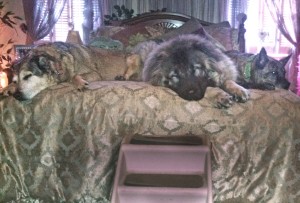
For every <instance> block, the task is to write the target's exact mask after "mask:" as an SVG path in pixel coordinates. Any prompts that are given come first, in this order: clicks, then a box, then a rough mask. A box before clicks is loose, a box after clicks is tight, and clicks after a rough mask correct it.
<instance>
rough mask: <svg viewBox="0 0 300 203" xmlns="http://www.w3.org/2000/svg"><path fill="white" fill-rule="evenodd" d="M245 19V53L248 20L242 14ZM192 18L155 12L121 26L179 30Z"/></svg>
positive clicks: (240, 39)
mask: <svg viewBox="0 0 300 203" xmlns="http://www.w3.org/2000/svg"><path fill="white" fill-rule="evenodd" d="M242 16H243V17H240V21H239V27H238V44H239V50H240V51H241V52H245V36H244V35H245V32H246V30H245V28H244V22H245V21H246V19H247V16H246V15H245V14H242ZM191 18H192V17H191V16H188V15H185V14H180V13H171V12H153V13H144V14H140V15H138V16H136V17H133V18H131V19H127V20H123V21H121V23H120V25H121V26H129V25H144V26H145V25H147V26H161V27H165V28H177V27H180V26H182V25H183V24H184V23H185V22H187V21H189V20H190V19H191ZM198 21H199V22H200V23H201V25H203V26H209V25H213V24H215V23H211V22H206V21H203V20H199V19H198Z"/></svg>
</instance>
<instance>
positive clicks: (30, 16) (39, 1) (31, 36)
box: [23, 0, 66, 44]
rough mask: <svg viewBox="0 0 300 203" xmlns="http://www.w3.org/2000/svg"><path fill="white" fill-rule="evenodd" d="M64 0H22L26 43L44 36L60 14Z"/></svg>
mask: <svg viewBox="0 0 300 203" xmlns="http://www.w3.org/2000/svg"><path fill="white" fill-rule="evenodd" d="M65 2H66V0H23V6H24V13H25V20H26V23H27V26H28V34H27V40H26V43H27V44H32V43H33V42H35V41H37V40H39V39H42V38H43V37H45V36H46V35H47V34H49V32H50V31H51V29H52V28H53V26H54V25H55V23H56V21H57V20H58V18H59V17H60V15H61V12H62V10H63V8H64V5H65Z"/></svg>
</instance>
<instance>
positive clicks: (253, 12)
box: [227, 0, 292, 58]
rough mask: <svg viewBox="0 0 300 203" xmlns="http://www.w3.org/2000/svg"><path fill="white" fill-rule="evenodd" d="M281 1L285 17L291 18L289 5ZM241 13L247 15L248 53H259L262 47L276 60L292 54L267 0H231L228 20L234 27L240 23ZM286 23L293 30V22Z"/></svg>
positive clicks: (290, 46) (246, 35) (246, 36)
mask: <svg viewBox="0 0 300 203" xmlns="http://www.w3.org/2000/svg"><path fill="white" fill-rule="evenodd" d="M279 1H280V3H281V6H282V8H283V9H284V12H285V13H284V15H285V17H289V16H288V15H290V13H289V4H287V3H285V4H284V0H279ZM241 12H244V13H246V14H247V20H246V22H245V28H246V33H245V38H246V52H250V53H257V52H259V50H260V49H261V47H265V48H266V50H267V52H268V55H270V56H273V57H275V58H282V57H284V56H286V55H287V54H288V53H289V52H290V49H291V48H292V45H291V44H290V42H289V41H288V40H287V39H286V38H285V37H284V36H283V35H282V34H281V32H280V30H279V29H278V27H277V25H276V23H275V22H274V20H273V18H272V16H271V14H270V11H269V9H268V7H267V5H266V3H265V0H244V1H241V0H229V2H228V15H227V19H228V20H229V21H230V22H231V24H232V25H233V26H234V27H237V23H238V22H237V20H236V16H237V14H238V13H241ZM287 19H288V18H287ZM286 23H287V27H288V28H290V30H292V29H291V28H292V21H286Z"/></svg>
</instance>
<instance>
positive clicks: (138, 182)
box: [112, 136, 213, 203]
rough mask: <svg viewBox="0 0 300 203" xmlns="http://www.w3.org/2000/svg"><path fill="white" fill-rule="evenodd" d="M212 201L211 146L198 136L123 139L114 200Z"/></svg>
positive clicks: (147, 202) (158, 202)
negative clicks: (204, 143)
mask: <svg viewBox="0 0 300 203" xmlns="http://www.w3.org/2000/svg"><path fill="white" fill-rule="evenodd" d="M135 202H137V203H182V202H184V203H212V202H213V201H212V182H211V158H210V150H209V147H208V146H206V145H203V142H202V140H201V139H200V138H198V137H187V136H182V137H181V138H180V137H179V138H172V139H169V138H149V137H141V136H135V137H133V139H131V140H130V141H129V142H127V141H124V142H123V144H122V145H121V148H120V152H119V159H118V163H117V169H116V173H115V179H114V187H113V193H112V203H135Z"/></svg>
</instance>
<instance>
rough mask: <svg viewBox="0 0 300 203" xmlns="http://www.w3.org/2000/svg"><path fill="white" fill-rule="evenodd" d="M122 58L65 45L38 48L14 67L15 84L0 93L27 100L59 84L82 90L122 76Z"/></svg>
mask: <svg viewBox="0 0 300 203" xmlns="http://www.w3.org/2000/svg"><path fill="white" fill-rule="evenodd" d="M108 55H109V58H108V57H107V56H108ZM125 57H126V56H125V54H123V52H121V51H111V50H110V51H108V50H103V49H97V48H92V47H87V46H83V45H77V44H70V43H64V42H53V43H46V44H41V45H37V46H36V47H34V48H33V49H32V50H30V51H29V53H28V54H27V55H26V56H24V57H23V58H22V59H20V60H19V61H16V62H15V63H14V65H13V67H12V68H13V69H14V70H15V71H16V75H15V77H14V82H13V83H11V84H10V85H9V86H7V87H6V88H5V89H4V90H3V94H4V95H14V96H15V97H16V98H17V99H19V100H28V99H32V98H33V97H34V96H35V95H37V94H38V93H39V92H41V91H42V90H44V89H46V88H47V87H50V86H53V85H56V84H59V83H62V82H72V83H73V84H74V86H75V88H77V89H78V90H84V89H86V88H88V85H89V81H96V80H114V77H115V75H119V74H122V73H123V72H124V69H125ZM111 61H114V63H111Z"/></svg>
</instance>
